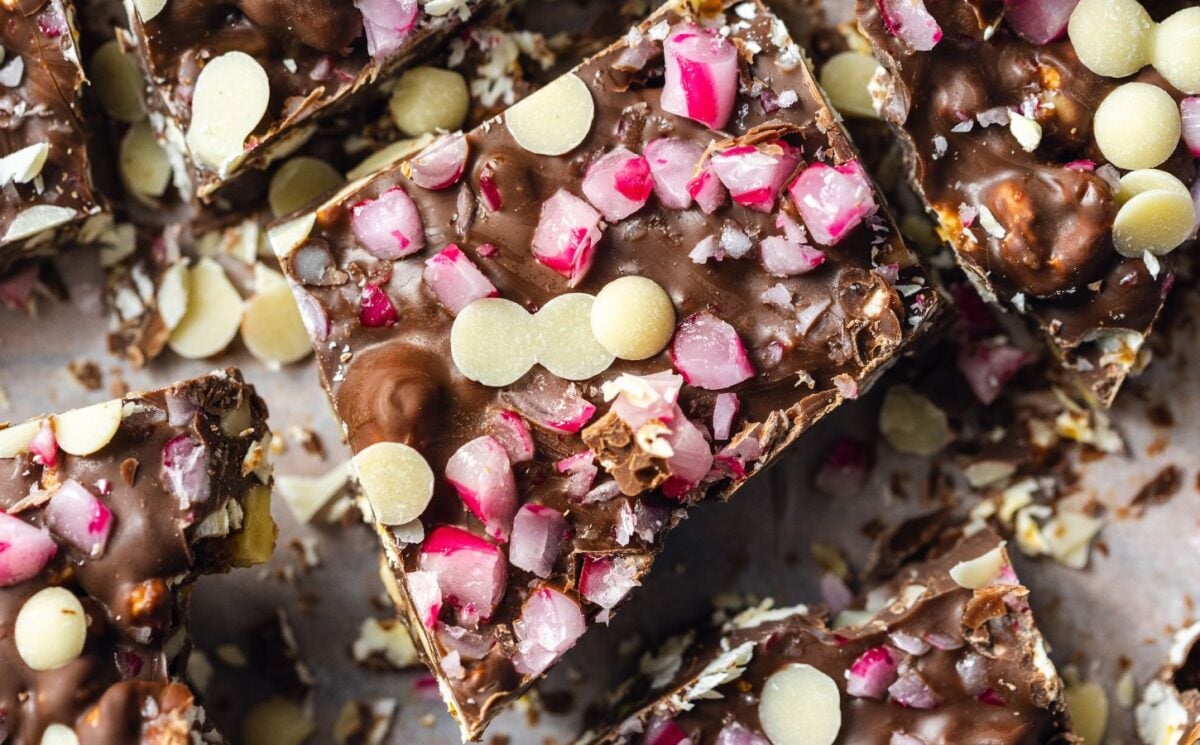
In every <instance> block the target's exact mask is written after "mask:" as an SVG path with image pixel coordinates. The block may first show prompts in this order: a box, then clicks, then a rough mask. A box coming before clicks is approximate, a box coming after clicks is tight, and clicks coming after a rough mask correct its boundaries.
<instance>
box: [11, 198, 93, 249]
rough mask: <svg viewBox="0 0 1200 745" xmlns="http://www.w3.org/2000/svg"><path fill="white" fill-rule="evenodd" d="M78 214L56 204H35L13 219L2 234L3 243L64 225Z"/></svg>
mask: <svg viewBox="0 0 1200 745" xmlns="http://www.w3.org/2000/svg"><path fill="white" fill-rule="evenodd" d="M78 216H79V213H78V212H76V211H75V210H73V209H71V208H70V207H60V206H58V205H57V204H36V205H34V206H32V207H30V208H29V209H27V210H25V211H24V212H22V213H20V214H19V215H17V216H16V217H15V218H13V221H12V222H10V223H9V224H8V230H7V231H6V232H5V233H4V241H3V242H4V243H8V242H9V241H19V240H21V239H23V238H29V237H31V236H35V235H37V234H38V233H43V232H45V231H47V230H52V229H54V228H57V227H59V226H60V225H65V224H67V223H69V222H71V221H72V220H74V219H75V218H76V217H78Z"/></svg>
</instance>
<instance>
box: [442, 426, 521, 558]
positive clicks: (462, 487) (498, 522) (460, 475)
mask: <svg viewBox="0 0 1200 745" xmlns="http://www.w3.org/2000/svg"><path fill="white" fill-rule="evenodd" d="M446 480H447V481H449V482H450V485H451V486H453V487H454V489H455V491H457V492H458V496H459V497H460V498H461V499H462V501H463V504H465V505H466V506H467V509H469V510H470V511H471V514H473V515H475V517H477V518H479V520H480V522H482V523H483V524H484V527H485V529H486V530H487V534H488V536H489V537H491V538H493V539H494V540H496V541H499V542H500V543H504V542H505V541H507V540H508V535H509V532H510V531H511V530H512V523H513V516H514V515H515V514H516V513H517V481H516V478H515V477H514V476H513V471H512V464H511V463H510V462H509V460H508V453H507V452H506V451H505V450H504V446H503V445H501V444H500V443H499V442H497V441H496V440H495V439H493V438H491V437H488V436H487V435H484V436H483V437H477V438H475V439H474V440H471V441H470V442H468V443H467V444H465V445H463V446H462V447H460V448H459V449H458V450H457V451H455V453H454V455H452V456H450V460H449V461H448V462H447V463H446Z"/></svg>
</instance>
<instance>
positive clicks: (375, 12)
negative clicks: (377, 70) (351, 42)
mask: <svg viewBox="0 0 1200 745" xmlns="http://www.w3.org/2000/svg"><path fill="white" fill-rule="evenodd" d="M354 5H355V7H357V8H358V9H359V10H360V11H362V15H363V31H364V32H365V34H366V37H367V53H368V54H370V55H371V57H372V59H376V60H379V59H383V58H385V57H388V56H390V55H392V54H394V53H396V52H397V51H398V50H399V49H400V47H401V46H402V45H403V44H404V40H405V39H407V38H408V35H409V34H410V33H411V32H412V30H413V26H415V25H416V23H417V13H418V11H419V10H420V7H419V5H418V4H417V0H354Z"/></svg>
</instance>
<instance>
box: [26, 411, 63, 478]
mask: <svg viewBox="0 0 1200 745" xmlns="http://www.w3.org/2000/svg"><path fill="white" fill-rule="evenodd" d="M29 452H30V453H33V457H34V460H35V461H36V462H38V463H41V464H42V465H43V466H45V467H46V468H54V467H56V466H57V465H58V439H57V438H56V437H55V436H54V425H53V424H51V423H50V420H49V419H43V420H42V426H41V427H39V428H38V431H37V434H35V435H34V436H33V439H32V440H30V441H29Z"/></svg>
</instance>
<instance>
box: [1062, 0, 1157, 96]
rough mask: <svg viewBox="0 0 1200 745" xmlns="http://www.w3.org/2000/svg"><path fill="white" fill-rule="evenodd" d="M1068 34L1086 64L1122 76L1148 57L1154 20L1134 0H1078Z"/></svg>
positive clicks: (1130, 73) (1100, 70)
mask: <svg viewBox="0 0 1200 745" xmlns="http://www.w3.org/2000/svg"><path fill="white" fill-rule="evenodd" d="M1067 34H1068V35H1069V36H1070V38H1071V45H1072V46H1073V47H1074V48H1075V53H1076V54H1077V55H1079V61H1080V62H1082V63H1083V64H1084V66H1085V67H1087V68H1088V69H1089V70H1091V71H1092V72H1094V73H1096V74H1097V75H1104V76H1106V77H1110V78H1123V77H1125V76H1126V75H1132V74H1133V73H1135V72H1137V71H1138V70H1140V69H1142V67H1143V66H1145V65H1146V63H1147V62H1149V61H1150V45H1151V42H1152V39H1153V34H1154V21H1153V20H1151V18H1150V14H1149V13H1147V12H1146V9H1145V8H1143V7H1142V4H1141V3H1139V2H1138V1H1137V0H1080V2H1079V4H1078V5H1076V6H1075V10H1074V11H1072V13H1071V20H1070V22H1069V23H1068V24H1067Z"/></svg>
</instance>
